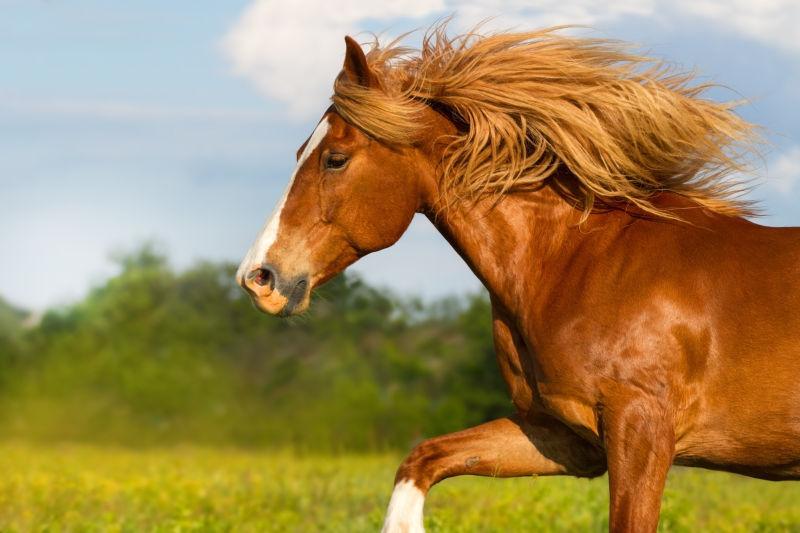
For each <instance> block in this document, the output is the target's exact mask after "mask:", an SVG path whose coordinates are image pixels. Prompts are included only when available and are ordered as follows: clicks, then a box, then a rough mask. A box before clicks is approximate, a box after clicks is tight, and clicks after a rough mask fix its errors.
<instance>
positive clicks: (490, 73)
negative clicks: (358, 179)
mask: <svg viewBox="0 0 800 533" xmlns="http://www.w3.org/2000/svg"><path fill="white" fill-rule="evenodd" d="M562 29H563V28H548V29H543V30H539V31H532V32H524V33H497V34H488V35H481V34H479V33H478V32H477V31H473V32H469V33H466V34H463V35H459V36H457V37H454V38H451V37H448V36H447V35H446V32H445V27H444V25H439V26H436V27H434V28H433V29H432V30H430V31H429V32H428V33H427V34H426V35H425V37H424V39H423V43H422V48H421V49H420V50H414V49H410V48H405V47H401V46H399V45H398V43H397V41H395V42H393V43H390V44H389V45H388V46H386V47H381V46H380V44H379V43H378V42H377V40H376V41H375V42H374V43H373V44H372V48H371V50H370V52H369V53H368V54H367V60H368V63H369V67H370V70H371V72H372V74H373V76H374V78H375V80H376V81H377V85H378V87H377V88H365V87H363V86H360V85H356V84H354V83H352V82H350V81H349V80H348V79H347V78H346V77H344V76H340V77H339V78H338V79H337V80H336V82H335V84H334V94H333V97H332V100H333V104H334V106H335V108H336V110H337V111H338V112H339V113H340V114H341V115H342V117H343V118H344V119H345V120H347V121H348V122H350V123H352V124H354V125H355V126H357V127H359V128H361V129H362V130H363V131H364V132H366V133H367V134H368V135H370V136H372V137H374V138H376V139H379V140H381V141H383V142H387V143H397V144H413V143H414V142H415V141H417V140H418V139H419V138H420V136H421V135H422V133H423V132H424V130H425V128H426V127H427V125H426V124H425V122H424V121H423V120H421V114H422V111H423V110H424V106H426V105H429V106H433V107H434V108H435V109H437V110H440V111H443V112H445V113H446V114H447V115H448V116H449V117H451V118H452V119H453V121H454V123H455V124H456V126H457V127H458V133H457V134H456V135H454V136H453V137H452V138H451V139H448V141H449V145H448V150H447V151H446V154H447V155H446V157H445V159H444V161H443V162H442V174H441V180H442V181H441V184H442V187H441V188H442V191H443V196H444V198H443V200H444V202H443V203H444V204H445V205H448V204H449V202H452V201H454V200H456V199H461V198H475V197H478V196H484V195H502V194H504V193H507V192H510V191H514V190H519V189H530V188H535V187H539V186H541V185H542V184H543V183H545V182H546V181H547V180H555V181H558V180H561V179H563V175H565V174H567V173H564V172H556V171H557V170H558V169H559V168H561V167H562V166H563V167H565V168H566V169H568V170H569V171H570V172H571V174H572V175H574V176H575V178H577V184H576V185H575V184H573V185H568V184H564V183H560V184H559V183H557V185H561V187H559V189H560V190H562V191H564V192H565V194H567V195H568V196H569V198H570V199H571V200H572V201H574V203H575V204H576V205H577V206H578V207H580V208H581V209H583V210H584V213H585V214H588V213H589V212H590V211H591V210H592V209H593V208H594V207H596V206H597V204H604V205H609V204H615V203H616V204H619V203H623V204H626V205H630V204H633V205H634V206H636V207H638V208H639V209H641V210H643V211H644V212H646V213H650V214H653V215H657V216H662V217H668V218H678V217H677V215H676V214H675V213H674V212H673V211H670V210H669V209H667V208H663V207H660V206H659V205H658V204H657V203H656V202H654V196H655V195H657V194H658V193H659V192H664V191H671V192H674V193H677V194H679V195H682V196H684V197H688V198H690V199H692V200H694V201H695V202H697V203H698V204H700V205H702V206H704V207H707V208H709V209H711V210H714V211H716V212H719V213H723V214H727V215H733V216H746V215H751V214H753V210H752V206H751V204H750V203H749V202H747V201H744V200H742V199H741V198H740V195H741V193H742V192H743V191H744V190H746V187H744V186H743V185H742V184H741V183H740V182H737V181H736V180H735V179H732V178H733V176H734V175H735V174H738V173H740V172H743V171H745V170H746V165H745V163H744V162H745V161H746V159H747V157H748V156H749V155H751V154H752V153H754V148H753V147H754V146H755V143H754V140H755V139H756V137H757V135H756V133H755V128H754V127H753V126H752V125H751V124H749V123H748V122H746V121H745V120H743V119H742V118H740V117H739V116H738V115H736V114H735V113H734V112H733V107H734V104H731V103H718V102H714V101H711V100H709V99H706V98H704V97H703V95H704V93H705V92H706V90H707V89H708V88H709V87H711V85H710V84H707V83H700V84H697V83H695V76H694V75H693V74H691V73H684V72H676V71H674V70H673V69H672V68H671V67H670V66H668V65H666V64H665V63H663V62H661V61H659V60H654V59H652V58H649V57H645V56H641V55H637V54H635V53H632V52H630V50H629V47H628V46H627V45H625V44H624V43H621V42H618V41H609V40H604V39H592V38H580V37H572V36H566V35H563V34H562V33H559V31H560V30H562ZM567 175H568V174H567ZM569 191H572V192H569Z"/></svg>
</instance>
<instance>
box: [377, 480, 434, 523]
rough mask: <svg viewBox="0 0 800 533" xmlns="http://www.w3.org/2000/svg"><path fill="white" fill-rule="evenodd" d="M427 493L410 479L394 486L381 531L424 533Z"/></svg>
mask: <svg viewBox="0 0 800 533" xmlns="http://www.w3.org/2000/svg"><path fill="white" fill-rule="evenodd" d="M424 506H425V495H424V494H423V493H422V491H421V490H419V489H418V488H417V486H416V485H414V482H413V481H411V480H410V479H405V480H403V481H401V482H399V483H398V484H397V485H395V486H394V491H393V492H392V499H391V500H389V509H388V510H387V511H386V521H384V523H383V529H382V530H381V533H424V532H425V527H424V526H423V525H422V508H423V507H424Z"/></svg>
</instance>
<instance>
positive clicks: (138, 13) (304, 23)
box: [0, 0, 800, 310]
mask: <svg viewBox="0 0 800 533" xmlns="http://www.w3.org/2000/svg"><path fill="white" fill-rule="evenodd" d="M598 5H601V4H599V3H597V2H595V1H593V0H505V1H503V0H479V1H474V0H466V1H459V2H456V1H453V0H394V1H388V2H381V1H377V0H337V1H336V2H331V1H330V0H311V1H306V2H299V1H293V2H289V1H286V0H246V1H245V0H228V1H226V2H218V1H211V0H192V1H185V0H184V1H174V2H163V1H154V0H140V1H138V2H126V3H121V2H115V3H113V4H112V3H110V2H105V1H100V0H70V1H66V0H0V13H2V16H0V65H2V68H0V296H2V297H4V298H6V299H8V300H10V301H12V302H14V303H16V304H18V305H21V306H23V307H26V308H29V309H36V310H41V309H44V308H47V307H51V306H57V305H65V304H68V303H70V302H72V301H75V300H77V299H80V298H81V297H82V296H83V295H84V294H85V293H86V291H87V290H88V289H89V288H90V287H92V286H94V285H97V284H99V283H102V281H103V280H104V279H105V278H106V277H108V276H110V275H113V274H114V272H115V268H116V267H115V263H114V262H113V259H112V257H113V255H114V254H115V253H119V252H124V251H126V250H132V249H135V248H136V247H137V246H139V245H141V244H142V243H144V242H148V241H154V242H156V243H159V244H160V245H161V246H162V247H163V249H164V250H166V251H167V252H168V254H169V256H170V258H171V261H172V263H173V264H174V265H175V266H176V267H177V268H187V267H190V266H191V265H193V264H195V263H196V262H198V261H201V260H205V259H208V260H226V261H231V262H234V263H238V262H239V260H240V259H241V257H242V256H243V255H244V253H245V252H246V251H247V249H248V248H249V246H250V243H251V242H252V241H253V239H254V238H255V236H256V234H257V233H258V230H259V229H260V228H261V226H262V224H263V222H264V219H265V218H266V217H267V216H268V215H269V213H270V212H271V210H272V207H273V205H274V204H275V202H276V201H277V199H278V198H279V197H280V195H281V194H282V192H283V189H284V187H285V185H286V182H287V180H288V177H289V175H290V173H291V170H292V168H293V166H294V160H295V150H296V149H297V147H298V146H299V145H300V144H301V143H302V142H303V141H304V140H305V138H306V137H307V136H308V135H309V133H310V132H311V130H312V129H313V126H314V124H315V123H316V122H317V120H318V118H319V116H320V115H321V113H322V112H323V111H324V110H325V109H326V108H327V106H328V97H329V96H330V89H331V85H332V81H333V78H334V76H335V75H336V73H337V72H338V70H339V69H340V67H341V62H342V58H343V53H344V43H343V36H344V35H345V34H351V35H355V36H356V37H358V38H360V39H361V40H363V41H368V40H370V35H369V34H368V33H367V32H375V33H379V34H381V35H383V36H384V37H386V38H391V37H392V36H396V35H399V34H401V33H404V32H406V31H409V30H413V29H416V28H420V27H425V26H427V25H428V24H430V23H431V22H432V21H434V20H436V19H437V18H440V17H442V16H446V15H450V14H455V19H454V22H453V24H452V27H453V28H454V29H464V28H467V27H469V26H471V25H472V24H474V23H476V22H478V21H480V20H483V19H486V18H491V21H490V22H489V23H488V26H487V27H488V28H489V29H500V28H517V29H530V28H537V27H541V26H547V25H553V24H581V25H587V26H590V27H591V28H593V29H592V30H588V29H587V30H580V31H581V32H582V33H583V34H591V35H595V36H601V37H612V38H619V39H624V40H629V41H632V42H635V43H637V44H638V45H639V46H640V48H641V49H642V50H644V51H646V52H648V53H650V54H653V55H656V56H658V57H662V58H666V59H669V60H671V61H674V62H676V63H678V64H680V65H682V66H683V67H685V68H688V69H696V70H697V71H698V72H700V73H701V75H702V79H703V80H707V81H708V80H713V81H716V82H718V83H721V84H723V85H725V86H727V87H730V88H731V89H732V90H733V91H735V92H723V91H715V92H714V96H715V97H720V98H725V99H731V98H746V99H748V100H749V101H750V103H749V104H748V105H746V106H745V107H743V108H742V109H741V114H742V115H743V116H745V117H746V118H747V119H749V120H751V121H753V122H755V123H758V124H760V125H762V126H764V128H765V132H766V136H767V138H768V140H769V141H770V143H771V145H770V148H769V149H768V150H767V151H766V153H765V158H764V163H763V165H761V168H760V169H759V174H758V176H759V182H760V185H759V187H757V188H756V190H755V191H754V192H753V193H752V194H753V197H754V198H757V199H759V200H761V201H762V206H763V209H764V211H765V212H766V213H767V215H766V216H765V217H763V218H762V219H761V222H762V223H766V224H772V225H800V209H798V207H797V206H798V205H799V202H800V36H798V32H797V28H798V27H800V2H797V1H796V0H607V1H606V2H603V3H602V8H598V7H597V6H598ZM415 39H417V40H416V43H418V39H419V34H416V35H412V36H410V37H409V42H410V43H411V44H414V43H415ZM351 269H352V270H354V271H357V272H359V273H360V274H361V275H362V276H363V277H365V278H366V279H367V280H368V281H371V282H374V283H376V284H378V285H381V286H385V287H388V288H391V289H393V290H394V291H396V292H398V293H401V294H413V295H419V296H423V297H426V298H434V297H438V296H442V295H446V294H453V293H458V292H463V291H469V290H474V289H475V288H477V287H478V286H479V285H478V281H477V280H476V279H475V277H474V276H473V275H472V274H471V273H470V272H469V270H468V269H467V267H466V266H465V265H464V264H463V262H462V261H461V259H460V258H459V257H458V256H457V255H456V254H455V253H454V252H453V251H452V250H451V249H450V248H449V247H448V245H447V243H446V242H445V241H444V240H443V239H442V238H441V237H440V236H439V235H438V233H437V232H436V230H435V229H434V228H433V227H432V226H431V225H430V223H429V222H428V221H427V220H425V219H424V218H422V217H417V219H415V221H414V222H413V223H412V226H411V228H409V231H408V232H407V233H406V235H405V236H404V237H403V238H402V239H401V241H400V243H398V244H397V245H395V246H394V247H393V248H391V249H389V250H384V251H382V252H379V253H376V254H373V255H371V256H368V257H366V258H364V259H362V260H361V261H360V262H359V263H357V264H356V265H354V266H353V267H351Z"/></svg>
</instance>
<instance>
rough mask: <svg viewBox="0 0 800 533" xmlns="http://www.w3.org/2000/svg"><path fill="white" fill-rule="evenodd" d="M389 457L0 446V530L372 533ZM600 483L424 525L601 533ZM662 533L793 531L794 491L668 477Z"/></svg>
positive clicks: (506, 497) (436, 495)
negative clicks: (336, 532)
mask: <svg viewBox="0 0 800 533" xmlns="http://www.w3.org/2000/svg"><path fill="white" fill-rule="evenodd" d="M398 461H399V457H397V456H392V455H371V456H353V455H350V456H339V457H326V456H299V455H297V454H289V453H277V454H276V453H270V452H266V451H258V452H249V451H241V450H233V449H202V448H191V447H186V448H169V449H159V450H146V451H144V450H127V449H113V448H94V447H88V446H52V447H36V446H27V445H20V444H3V445H0V472H1V473H2V477H1V478H0V531H26V532H27V531H81V532H84V531H85V532H92V531H104V532H105V531H176V532H177V531H180V532H190V531H212V532H213V531H342V532H345V531H346V532H352V531H376V530H377V529H378V528H379V527H380V523H381V520H382V516H383V510H384V506H385V504H386V502H387V500H388V497H389V493H390V490H391V485H392V483H391V482H392V477H393V472H394V469H395V467H396V465H397V463H398ZM606 505H607V488H606V479H605V478H601V479H597V480H593V481H587V480H576V479H568V478H547V479H545V478H525V479H511V480H495V479H481V478H458V479H452V480H448V481H445V482H444V483H442V484H441V485H439V486H438V487H436V488H435V489H434V490H433V491H432V493H431V496H430V498H429V500H428V503H427V505H426V513H427V514H426V526H427V528H428V530H429V531H503V532H505V531H533V530H538V531H602V530H603V529H605V528H606V525H607V510H606ZM661 530H662V531H693V532H694V531H714V532H716V531H800V483H798V484H795V483H768V482H764V481H756V480H752V479H747V478H742V477H736V476H731V475H726V474H720V473H712V472H704V471H699V470H681V469H675V470H674V471H673V472H672V474H671V476H670V479H669V483H668V488H667V493H666V495H665V498H664V504H663V513H662V519H661Z"/></svg>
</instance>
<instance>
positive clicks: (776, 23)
mask: <svg viewBox="0 0 800 533" xmlns="http://www.w3.org/2000/svg"><path fill="white" fill-rule="evenodd" d="M677 7H678V8H679V9H680V10H681V11H684V12H685V13H688V14H691V15H697V16H699V17H703V18H707V19H709V20H711V21H713V22H714V23H716V24H718V25H719V26H720V27H722V28H726V29H729V30H733V31H735V32H738V33H741V34H742V35H744V36H746V37H749V38H751V39H755V40H757V41H761V42H762V43H764V44H767V45H770V46H775V47H778V48H782V49H784V50H787V51H789V52H793V53H800V37H798V35H800V34H798V31H799V30H798V28H800V1H798V0H680V1H679V2H678V3H677Z"/></svg>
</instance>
